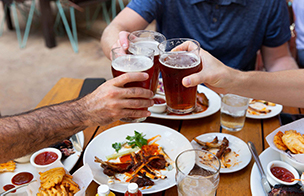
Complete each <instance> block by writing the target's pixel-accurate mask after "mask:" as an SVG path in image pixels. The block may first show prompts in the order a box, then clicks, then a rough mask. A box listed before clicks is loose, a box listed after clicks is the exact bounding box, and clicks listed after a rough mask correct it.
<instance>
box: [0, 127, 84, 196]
mask: <svg viewBox="0 0 304 196" xmlns="http://www.w3.org/2000/svg"><path fill="white" fill-rule="evenodd" d="M77 134H78V137H79V140H80V143H81V146H82V147H83V144H84V135H83V132H82V131H81V132H79V133H77ZM74 151H75V153H74V154H72V155H70V156H69V157H68V158H66V159H65V160H64V161H62V163H63V165H64V167H65V169H66V170H67V171H71V169H72V168H73V167H74V165H75V164H76V163H77V161H78V159H79V157H80V154H81V152H78V151H76V150H75V149H74ZM25 171H26V172H30V173H32V174H33V175H34V179H38V178H39V174H38V172H37V171H36V169H35V168H34V167H33V166H32V165H31V164H30V162H27V163H16V169H15V171H14V172H4V173H1V174H0V186H1V189H2V190H3V188H2V187H3V186H4V185H6V184H12V182H11V179H12V178H13V176H15V175H16V174H17V173H20V172H25ZM0 192H1V191H0ZM9 195H16V196H17V195H18V196H23V195H27V193H26V187H23V188H20V189H18V190H17V192H16V193H10V194H9Z"/></svg>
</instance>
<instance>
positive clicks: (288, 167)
mask: <svg viewBox="0 0 304 196" xmlns="http://www.w3.org/2000/svg"><path fill="white" fill-rule="evenodd" d="M274 167H280V168H284V170H283V171H286V170H287V171H286V173H287V172H288V171H289V172H290V173H291V174H292V175H293V177H292V178H291V179H299V178H300V176H299V173H298V171H297V170H296V169H295V168H294V167H292V166H291V165H289V164H288V163H286V162H283V161H279V160H275V161H271V162H269V163H268V165H267V167H266V175H267V180H268V181H269V183H270V184H271V185H272V186H274V185H276V184H284V185H294V184H296V183H298V181H297V180H293V181H291V182H287V181H283V178H286V175H287V174H286V173H284V176H283V178H282V179H279V178H278V177H276V176H275V175H274V174H273V173H272V172H271V169H272V168H274Z"/></svg>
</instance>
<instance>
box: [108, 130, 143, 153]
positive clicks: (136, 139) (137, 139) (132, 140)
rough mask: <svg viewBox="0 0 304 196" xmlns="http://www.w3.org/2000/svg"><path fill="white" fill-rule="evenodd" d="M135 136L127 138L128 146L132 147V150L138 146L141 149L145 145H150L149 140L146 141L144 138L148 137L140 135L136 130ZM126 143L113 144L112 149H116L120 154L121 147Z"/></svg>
mask: <svg viewBox="0 0 304 196" xmlns="http://www.w3.org/2000/svg"><path fill="white" fill-rule="evenodd" d="M134 134H135V135H134V136H129V135H128V136H127V137H126V140H128V141H127V143H128V145H129V146H131V147H132V148H135V147H136V146H138V147H139V148H141V147H142V146H143V145H147V144H148V140H147V139H145V138H144V137H145V136H146V135H142V134H143V133H138V132H137V131H135V130H134ZM123 144H124V143H118V142H116V143H114V144H112V147H113V148H114V149H115V151H116V152H118V151H119V150H120V149H121V147H122V146H123Z"/></svg>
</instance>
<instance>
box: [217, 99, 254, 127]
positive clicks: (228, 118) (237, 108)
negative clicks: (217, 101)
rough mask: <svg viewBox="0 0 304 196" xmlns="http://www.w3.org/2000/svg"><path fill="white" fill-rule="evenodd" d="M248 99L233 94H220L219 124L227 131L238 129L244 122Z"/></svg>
mask: <svg viewBox="0 0 304 196" xmlns="http://www.w3.org/2000/svg"><path fill="white" fill-rule="evenodd" d="M248 105H249V99H248V98H247V97H242V96H238V95H234V94H226V95H222V101H221V126H222V127H223V128H224V129H227V130H228V131H234V132H236V131H240V130H241V129H242V128H243V126H244V123H245V119H246V112H247V109H248Z"/></svg>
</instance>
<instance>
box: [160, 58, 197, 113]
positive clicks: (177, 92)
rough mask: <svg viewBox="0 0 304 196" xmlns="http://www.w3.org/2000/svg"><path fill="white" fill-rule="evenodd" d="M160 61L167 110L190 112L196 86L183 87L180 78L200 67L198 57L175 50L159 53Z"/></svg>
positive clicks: (194, 103)
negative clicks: (173, 51)
mask: <svg viewBox="0 0 304 196" xmlns="http://www.w3.org/2000/svg"><path fill="white" fill-rule="evenodd" d="M160 62H161V66H160V70H161V73H162V77H163V82H164V88H165V94H166V100H167V105H168V110H169V111H170V112H173V113H177V114H186V113H189V112H192V111H193V110H194V109H195V106H196V92H197V87H196V86H195V87H190V88H186V87H184V86H183V85H182V79H183V78H184V77H185V76H188V75H191V74H193V73H196V72H199V71H200V70H201V69H202V64H201V61H200V58H199V57H198V56H197V55H195V54H193V53H186V52H175V53H167V54H164V55H161V58H160Z"/></svg>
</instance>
